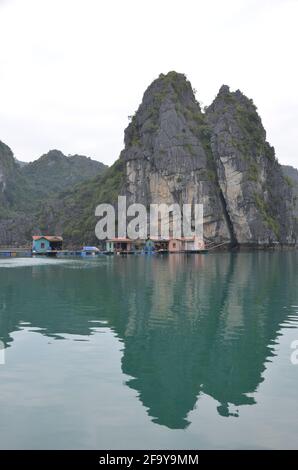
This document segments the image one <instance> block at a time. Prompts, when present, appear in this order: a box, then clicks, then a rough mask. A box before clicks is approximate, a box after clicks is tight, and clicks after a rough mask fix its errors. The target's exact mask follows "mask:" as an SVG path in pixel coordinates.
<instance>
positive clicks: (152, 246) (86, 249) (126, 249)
mask: <svg viewBox="0 0 298 470" xmlns="http://www.w3.org/2000/svg"><path fill="white" fill-rule="evenodd" d="M210 248H215V246H212V247H208V248H207V247H206V244H205V242H204V241H203V240H200V239H198V237H196V236H193V237H181V238H171V237H169V238H168V239H162V238H147V239H146V240H141V239H137V240H131V239H129V238H111V239H107V240H105V241H104V242H102V244H101V246H100V247H96V246H83V247H82V248H81V249H78V250H65V249H63V238H62V237H61V236H57V235H35V236H33V237H32V246H31V248H2V249H0V256H1V257H31V256H51V257H56V258H62V257H67V256H71V257H74V256H76V257H77V256H82V257H87V256H100V255H162V254H171V253H185V254H196V253H202V254H206V253H208V251H209V249H210Z"/></svg>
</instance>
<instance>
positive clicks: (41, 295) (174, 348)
mask: <svg viewBox="0 0 298 470" xmlns="http://www.w3.org/2000/svg"><path fill="white" fill-rule="evenodd" d="M297 292H298V253H297V252H281V253H269V252H260V253H239V254H228V253H227V254H224V253H219V254H209V255H192V256H185V255H178V254H177V255H169V256H164V257H158V256H151V257H150V256H148V257H147V256H128V257H127V258H124V257H118V256H115V257H112V256H111V257H104V256H102V257H99V258H97V259H93V260H65V261H64V260H54V259H53V260H52V259H31V258H28V259H0V339H1V340H2V342H3V343H4V345H5V351H4V352H5V364H3V365H0V448H21V449H24V448H25V449H27V448H29V449H45V448H50V449H51V448H54V449H61V448H62V449H73V448H80V449H103V448H108V449H112V448H124V449H125V448H129V449H131V448H145V449H146V448H147V449H150V448H165V449H166V448H172V449H173V448H179V449H185V448H188V449H193V448H197V449H201V448H205V449H206V448H226V449H230V448H231V449H237V448H242V449H247V448H256V449H260V448H266V449H267V448H297V447H298V445H297V435H298V406H297V405H298V403H297V401H298V400H297V397H298V365H293V364H292V362H291V360H290V359H291V354H292V352H293V350H292V349H291V343H292V341H294V340H298V329H297V327H298V294H297ZM0 353H1V354H3V351H0ZM0 357H1V356H0Z"/></svg>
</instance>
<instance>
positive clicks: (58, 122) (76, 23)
mask: <svg viewBox="0 0 298 470" xmlns="http://www.w3.org/2000/svg"><path fill="white" fill-rule="evenodd" d="M297 24H298V0H268V1H267V0H225V1H223V0H208V1H207V0H183V1H182V0H181V1H180V0H150V1H149V0H108V1H101V0H26V1H25V0H0V140H2V141H3V142H5V143H6V144H7V145H9V146H10V147H11V149H12V150H13V152H14V154H15V156H16V157H17V158H18V159H20V160H24V161H25V160H26V161H31V160H34V159H36V158H38V157H39V156H40V155H42V154H43V153H46V152H47V151H48V150H50V149H53V148H58V149H60V150H62V151H63V152H64V153H65V154H73V153H80V154H84V155H88V156H91V157H93V158H95V159H97V160H100V161H102V162H104V163H107V164H111V163H112V162H113V161H114V160H115V159H116V158H118V156H119V153H120V151H121V149H122V147H123V131H124V128H125V127H126V126H127V125H128V116H129V115H131V114H133V113H134V111H135V110H136V109H137V107H138V105H139V103H140V101H141V99H142V95H143V92H144V91H145V89H146V88H147V86H148V85H149V84H150V83H151V81H152V80H154V79H155V78H156V77H157V76H158V75H159V74H160V73H161V72H163V73H166V72H168V71H170V70H176V71H177V72H183V73H185V74H186V75H187V77H188V79H189V80H190V81H191V83H192V85H193V87H194V88H196V90H197V99H198V100H199V101H201V102H202V103H203V105H206V104H210V102H211V101H212V100H213V98H214V97H215V95H216V94H217V92H218V89H219V88H220V86H221V85H222V84H227V85H229V86H230V87H231V89H232V90H235V89H237V88H239V89H241V91H243V92H244V93H245V94H246V95H247V96H249V97H250V98H253V100H254V102H255V104H256V105H257V107H258V109H259V113H260V115H261V117H262V119H263V123H264V125H265V128H266V129H267V134H268V140H269V141H270V143H271V144H272V145H274V146H275V148H276V153H277V157H278V158H279V160H280V162H281V163H288V164H292V165H294V166H296V167H297V166H298V151H297V144H298V133H297V122H298V91H297V87H298V65H297V46H298V27H297Z"/></svg>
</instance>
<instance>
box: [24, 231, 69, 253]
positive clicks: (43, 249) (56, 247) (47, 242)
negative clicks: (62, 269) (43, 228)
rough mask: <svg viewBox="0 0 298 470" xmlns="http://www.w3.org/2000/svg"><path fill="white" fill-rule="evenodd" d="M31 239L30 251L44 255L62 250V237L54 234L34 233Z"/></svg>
mask: <svg viewBox="0 0 298 470" xmlns="http://www.w3.org/2000/svg"><path fill="white" fill-rule="evenodd" d="M32 240H33V241H32V253H35V254H40V255H43V254H44V255H46V254H51V252H52V253H53V254H54V253H55V252H57V251H60V250H62V243H63V238H62V237H58V236H56V235H35V236H33V237H32Z"/></svg>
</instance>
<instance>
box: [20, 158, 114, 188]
mask: <svg viewBox="0 0 298 470" xmlns="http://www.w3.org/2000/svg"><path fill="white" fill-rule="evenodd" d="M106 168H107V166H106V165H104V164H103V163H101V162H98V161H96V160H91V158H88V157H85V156H83V155H71V156H69V157H67V156H66V155H64V154H63V153H62V152H60V151H59V150H50V151H49V152H48V153H46V154H45V155H42V156H41V157H40V158H39V159H38V160H35V161H34V162H32V163H29V164H28V165H25V166H23V167H22V168H21V172H22V174H23V175H24V176H25V177H26V179H27V181H28V182H29V184H31V186H32V188H33V189H34V191H35V193H36V195H37V196H40V197H47V196H48V195H50V194H57V193H59V192H61V191H63V190H64V189H66V188H71V187H73V186H74V185H76V184H77V183H80V182H82V181H86V180H88V179H90V178H93V177H94V176H95V175H98V174H100V173H102V172H103V171H104V170H105V169H106Z"/></svg>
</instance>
